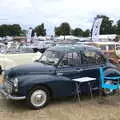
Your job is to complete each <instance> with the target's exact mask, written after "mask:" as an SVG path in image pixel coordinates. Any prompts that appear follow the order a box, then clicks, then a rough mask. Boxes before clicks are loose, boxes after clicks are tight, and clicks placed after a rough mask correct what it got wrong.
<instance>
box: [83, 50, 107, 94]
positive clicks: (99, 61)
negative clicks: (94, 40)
mask: <svg viewBox="0 0 120 120" xmlns="http://www.w3.org/2000/svg"><path fill="white" fill-rule="evenodd" d="M81 56H82V58H81V59H82V68H83V70H84V72H82V75H81V76H82V77H83V78H84V77H90V78H93V79H94V78H95V79H96V80H95V81H92V83H91V85H92V89H93V90H96V89H98V88H99V67H101V66H105V62H106V61H105V58H104V56H103V55H102V54H101V52H98V51H95V50H92V49H89V48H88V49H85V50H84V51H82V53H81ZM87 88H88V87H87ZM86 90H87V89H86V87H85V88H84V89H83V91H85V92H86Z"/></svg>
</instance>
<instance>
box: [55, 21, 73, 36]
mask: <svg viewBox="0 0 120 120" xmlns="http://www.w3.org/2000/svg"><path fill="white" fill-rule="evenodd" d="M70 33H71V27H70V25H69V23H67V22H64V23H62V24H61V25H60V26H59V27H55V35H56V36H60V35H64V36H65V35H70Z"/></svg>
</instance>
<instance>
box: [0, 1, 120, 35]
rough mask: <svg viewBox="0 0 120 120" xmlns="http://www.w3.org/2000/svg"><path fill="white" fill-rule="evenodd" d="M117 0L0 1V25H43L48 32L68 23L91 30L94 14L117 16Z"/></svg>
mask: <svg viewBox="0 0 120 120" xmlns="http://www.w3.org/2000/svg"><path fill="white" fill-rule="evenodd" d="M119 12H120V0H0V24H20V25H21V26H22V28H24V29H28V28H29V27H33V28H34V27H35V26H36V25H39V24H41V23H44V24H45V28H46V29H47V34H48V35H52V34H54V27H55V26H60V24H61V23H62V22H68V23H69V24H70V26H71V28H73V29H74V28H76V27H80V28H82V29H83V30H85V29H91V27H92V24H93V20H94V17H95V16H96V15H97V14H103V15H107V16H108V17H110V19H111V20H114V21H115V22H116V21H117V20H119V19H120V13H119Z"/></svg>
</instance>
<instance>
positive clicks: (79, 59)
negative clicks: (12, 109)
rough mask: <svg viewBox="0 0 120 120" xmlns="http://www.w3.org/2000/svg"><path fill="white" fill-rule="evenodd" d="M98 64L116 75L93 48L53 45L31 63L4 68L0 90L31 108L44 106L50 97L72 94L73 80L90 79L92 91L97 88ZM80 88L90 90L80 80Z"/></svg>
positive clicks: (116, 72) (100, 53) (74, 89)
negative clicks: (91, 79) (24, 101)
mask: <svg viewBox="0 0 120 120" xmlns="http://www.w3.org/2000/svg"><path fill="white" fill-rule="evenodd" d="M101 66H104V67H106V71H107V72H106V75H114V74H119V75H120V73H119V71H117V70H116V67H115V66H114V65H112V64H111V63H110V62H109V61H108V60H107V59H106V57H105V56H104V54H103V53H102V52H101V51H100V50H99V49H97V48H95V47H92V46H84V45H83V46H82V45H81V46H79V45H63V46H54V47H52V48H49V49H47V50H46V51H45V52H44V53H43V55H42V56H41V57H40V59H38V60H36V62H35V63H32V64H27V65H22V66H17V67H14V68H11V69H9V70H6V71H5V72H4V80H3V84H2V85H1V89H0V92H1V93H2V94H3V95H4V96H6V97H7V98H8V99H12V100H26V101H27V104H28V105H29V106H30V107H31V108H34V109H39V108H41V107H43V106H45V105H47V103H48V102H49V100H50V99H51V98H52V99H53V98H59V97H66V96H74V95H76V94H77V91H76V82H75V81H74V79H79V78H87V77H91V78H94V79H96V80H95V81H92V82H91V87H92V91H95V90H99V77H100V76H99V67H101ZM107 83H109V84H111V83H110V82H109V81H107ZM80 89H81V92H82V93H85V92H87V93H88V92H89V90H90V89H89V87H88V84H87V83H82V84H81V87H80ZM109 92H112V91H109ZM107 93H108V91H107Z"/></svg>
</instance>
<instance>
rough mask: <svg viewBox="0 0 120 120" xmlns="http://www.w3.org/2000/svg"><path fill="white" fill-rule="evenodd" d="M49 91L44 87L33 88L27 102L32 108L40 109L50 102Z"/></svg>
mask: <svg viewBox="0 0 120 120" xmlns="http://www.w3.org/2000/svg"><path fill="white" fill-rule="evenodd" d="M48 101H49V91H48V90H47V89H46V88H44V87H36V88H33V89H32V90H31V91H30V92H29V95H28V97H27V103H28V105H29V107H30V108H33V109H39V108H42V107H44V106H46V105H47V104H48Z"/></svg>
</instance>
